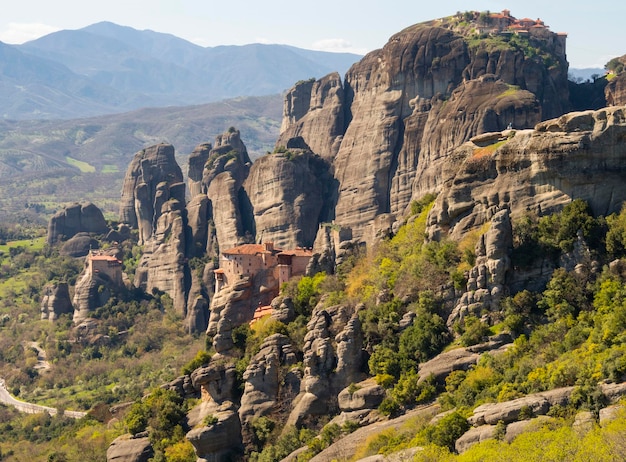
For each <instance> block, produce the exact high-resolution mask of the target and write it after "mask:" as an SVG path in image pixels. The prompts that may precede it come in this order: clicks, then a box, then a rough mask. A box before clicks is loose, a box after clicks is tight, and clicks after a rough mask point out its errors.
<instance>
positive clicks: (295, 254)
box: [215, 242, 313, 295]
mask: <svg viewBox="0 0 626 462" xmlns="http://www.w3.org/2000/svg"><path fill="white" fill-rule="evenodd" d="M312 256H313V252H312V251H311V250H310V249H302V248H297V249H293V250H281V249H277V248H274V244H273V243H272V242H265V243H263V244H243V245H238V246H236V247H233V248H232V249H229V250H226V251H224V252H223V253H222V257H221V258H220V268H219V269H217V270H216V271H215V290H216V291H219V290H220V289H221V288H223V287H225V286H227V285H231V284H233V283H234V282H236V281H238V280H240V279H242V278H244V277H253V276H255V275H256V274H259V273H260V272H261V271H270V272H271V273H273V276H274V279H276V280H277V281H278V287H276V292H278V288H279V287H280V286H281V285H282V284H283V283H285V282H287V281H288V280H289V279H290V278H292V277H294V276H303V275H304V274H305V273H306V268H307V265H308V264H309V260H310V259H311V257H312ZM276 295H278V294H277V293H276Z"/></svg>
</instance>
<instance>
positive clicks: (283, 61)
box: [0, 22, 360, 120]
mask: <svg viewBox="0 0 626 462" xmlns="http://www.w3.org/2000/svg"><path fill="white" fill-rule="evenodd" d="M359 59H360V56H359V55H356V54H350V53H328V52H321V51H312V50H304V49H300V48H295V47H291V46H287V45H263V44H251V45H244V46H219V47H212V48H203V47H201V46H198V45H195V44H193V43H191V42H188V41H186V40H183V39H181V38H178V37H175V36H173V35H170V34H163V33H159V32H153V31H150V30H145V31H139V30H136V29H133V28H131V27H125V26H120V25H117V24H113V23H110V22H101V23H97V24H93V25H91V26H88V27H85V28H83V29H78V30H62V31H59V32H55V33H52V34H49V35H46V36H44V37H42V38H39V39H37V40H34V41H31V42H27V43H25V44H23V45H7V44H4V43H2V42H0V104H1V109H0V117H1V118H4V119H17V120H19V119H57V118H62V119H68V118H79V117H89V116H94V115H102V114H109V113H119V112H125V111H130V110H134V109H138V108H142V107H159V106H171V105H175V106H184V105H197V104H203V103H208V102H214V101H219V100H223V99H226V98H233V97H238V96H262V95H270V94H278V93H281V92H283V91H285V90H286V89H288V88H290V87H291V86H292V85H293V84H294V83H295V82H296V81H298V80H304V79H309V78H311V77H317V78H319V77H322V76H324V75H326V74H328V73H331V72H335V71H337V72H339V73H340V75H342V76H343V75H344V74H345V72H346V71H347V70H348V68H349V67H350V66H351V65H352V64H353V63H355V62H356V61H358V60H359Z"/></svg>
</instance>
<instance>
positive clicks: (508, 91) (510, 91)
mask: <svg viewBox="0 0 626 462" xmlns="http://www.w3.org/2000/svg"><path fill="white" fill-rule="evenodd" d="M508 87H509V88H508V89H506V90H504V91H503V92H502V93H500V94H499V95H498V96H497V98H504V97H505V96H513V95H514V94H515V93H517V92H518V91H520V87H519V86H518V85H508Z"/></svg>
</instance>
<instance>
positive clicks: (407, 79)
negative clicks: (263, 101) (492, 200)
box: [279, 18, 569, 241]
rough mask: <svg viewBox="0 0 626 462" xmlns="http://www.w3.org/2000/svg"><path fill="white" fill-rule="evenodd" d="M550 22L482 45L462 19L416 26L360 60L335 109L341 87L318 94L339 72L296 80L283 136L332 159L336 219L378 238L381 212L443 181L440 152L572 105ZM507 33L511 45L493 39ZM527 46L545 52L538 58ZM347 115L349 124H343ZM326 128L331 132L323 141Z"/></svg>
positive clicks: (398, 209)
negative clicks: (376, 231) (377, 222)
mask: <svg viewBox="0 0 626 462" xmlns="http://www.w3.org/2000/svg"><path fill="white" fill-rule="evenodd" d="M542 27H543V26H542ZM542 27H538V28H536V30H535V29H533V31H532V32H531V33H530V35H529V37H527V38H524V39H519V40H521V41H520V42H519V44H518V43H517V42H516V41H515V40H513V39H511V40H510V41H508V40H509V39H508V36H507V38H504V37H505V35H502V36H501V37H499V36H497V35H496V36H493V37H491V38H489V37H488V38H487V39H485V40H483V41H481V42H479V43H478V44H476V43H474V42H472V41H471V40H470V39H469V36H466V33H467V31H466V30H464V29H463V28H462V26H460V25H459V22H458V21H456V22H455V19H454V18H444V19H442V20H437V21H432V22H430V23H423V24H417V25H415V26H411V27H409V28H407V29H405V30H403V31H401V32H400V33H398V34H396V35H394V36H393V37H391V39H390V40H389V42H388V43H387V44H386V45H385V46H384V47H383V48H382V49H381V50H377V51H374V52H372V53H370V54H368V55H367V56H366V57H365V58H363V59H362V60H361V61H360V62H359V63H357V64H355V65H353V66H352V68H351V69H350V70H349V71H348V73H347V74H346V78H345V82H344V86H343V101H344V103H343V106H344V107H343V111H341V110H339V109H338V108H335V104H337V103H338V101H340V99H341V98H339V96H338V95H339V93H338V92H337V93H336V94H337V97H334V96H333V98H332V99H330V100H329V99H328V98H329V96H332V95H333V93H332V92H327V93H326V94H327V95H329V96H327V97H326V99H323V98H320V97H319V96H317V95H319V94H322V95H323V94H324V91H323V89H325V88H329V84H330V82H334V81H335V79H336V76H329V77H327V78H325V79H322V80H319V81H317V82H315V83H314V82H304V83H300V84H299V85H296V87H294V88H293V89H292V90H291V91H290V92H289V93H288V97H287V99H286V102H285V116H284V120H283V127H282V130H281V138H280V140H279V143H280V144H283V145H286V144H287V140H288V139H289V138H290V137H292V138H293V137H296V136H301V137H302V138H303V140H304V142H305V143H306V144H307V145H308V146H310V147H311V149H312V150H313V152H315V153H317V154H320V155H322V156H324V157H325V158H328V159H333V171H334V175H335V177H336V179H337V180H338V183H339V189H338V201H337V205H336V209H335V221H336V223H338V224H340V225H342V226H345V227H348V228H351V229H352V231H353V234H354V238H357V239H362V240H366V241H367V240H370V239H372V237H373V236H372V234H373V232H372V230H371V229H369V228H370V224H371V223H372V222H373V221H374V218H375V217H376V216H378V215H380V214H385V213H392V214H394V215H399V214H402V213H403V212H404V211H405V209H406V207H407V206H408V204H409V203H410V201H411V200H412V199H416V198H419V197H420V195H423V194H424V193H425V192H436V191H437V190H438V189H439V188H441V185H442V183H441V182H439V181H438V180H437V177H438V173H439V167H440V166H439V165H437V163H436V162H434V163H433V162H431V161H432V160H433V159H435V160H436V159H438V158H443V157H445V156H446V155H449V154H450V152H451V150H452V149H453V148H454V147H456V146H458V145H459V144H461V143H463V142H465V141H467V140H469V139H470V138H471V137H472V136H475V135H477V134H480V133H484V132H488V131H493V130H502V129H504V128H506V127H507V126H508V125H509V124H511V125H513V126H514V128H516V129H519V128H529V127H532V126H533V125H534V124H535V123H537V122H538V121H539V120H541V118H542V117H543V118H545V117H553V116H555V115H560V114H562V113H563V112H565V111H566V110H567V109H568V107H569V103H568V96H569V94H568V85H567V63H566V61H565V51H564V41H563V39H562V37H561V36H558V35H557V34H554V33H552V32H550V31H549V30H548V29H547V28H542ZM494 37H495V38H494ZM498 40H500V41H501V42H502V43H503V44H505V45H504V46H502V44H500V45H501V46H493V44H492V41H493V43H500V42H498ZM519 40H518V41H519ZM525 41H526V42H525ZM524 47H536V48H537V49H540V50H541V53H542V54H541V56H537V57H534V58H529V57H528V56H526V55H525V49H524ZM491 75H495V77H492V76H491ZM331 88H339V85H338V84H334V86H332V87H331ZM310 101H312V102H315V103H316V104H313V103H310ZM336 102H337V103H336ZM331 108H332V109H331ZM306 110H308V112H306V113H305V111H306ZM331 114H337V117H332V116H331ZM340 114H343V125H344V127H345V129H344V130H343V131H341V130H339V131H337V130H336V127H338V126H339V125H338V120H339V115H340ZM335 123H336V125H334V124H335ZM320 127H324V130H326V131H328V132H329V133H331V135H330V136H326V138H324V139H320V136H319V134H320V133H321V131H322V130H320ZM333 130H334V131H333ZM337 145H338V146H339V148H338V150H335V147H336V146H337ZM329 146H333V148H332V149H331V148H329ZM335 152H336V154H334V153H335ZM416 173H417V175H416Z"/></svg>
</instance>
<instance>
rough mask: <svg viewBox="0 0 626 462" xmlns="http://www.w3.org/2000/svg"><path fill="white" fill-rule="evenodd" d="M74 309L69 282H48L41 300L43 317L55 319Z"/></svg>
mask: <svg viewBox="0 0 626 462" xmlns="http://www.w3.org/2000/svg"><path fill="white" fill-rule="evenodd" d="M72 311H73V307H72V302H71V299H70V291H69V288H68V286H67V282H58V283H56V284H47V285H46V286H45V287H44V289H43V298H42V300H41V319H49V320H50V321H55V320H56V319H58V317H59V316H60V315H62V314H66V313H71V312H72Z"/></svg>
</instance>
